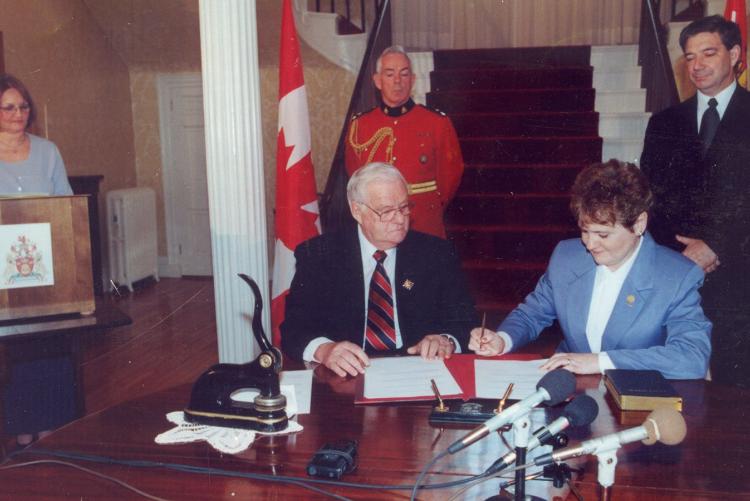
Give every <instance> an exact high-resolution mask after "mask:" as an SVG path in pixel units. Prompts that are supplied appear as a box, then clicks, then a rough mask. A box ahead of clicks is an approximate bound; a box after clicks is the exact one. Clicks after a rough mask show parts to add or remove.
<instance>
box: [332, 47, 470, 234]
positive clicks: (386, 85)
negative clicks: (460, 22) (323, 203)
mask: <svg viewBox="0 0 750 501" xmlns="http://www.w3.org/2000/svg"><path fill="white" fill-rule="evenodd" d="M373 80H374V82H375V86H376V87H377V88H378V90H380V94H381V97H382V101H383V104H382V105H381V106H380V107H378V108H373V109H372V110H370V111H368V112H366V113H362V114H360V115H357V116H355V117H353V118H352V120H351V122H350V124H349V131H348V133H347V137H346V170H347V172H348V173H349V175H350V176H351V175H352V173H354V171H356V170H357V169H358V168H360V167H362V166H363V165H366V164H368V163H370V162H386V163H389V164H391V165H394V166H396V167H397V168H398V169H399V170H400V171H401V173H402V174H403V176H404V177H405V178H406V181H407V183H409V193H410V195H411V200H412V201H413V203H414V209H413V210H412V213H411V226H412V228H413V229H415V230H417V231H421V232H424V233H429V234H431V235H436V236H438V237H442V238H445V226H444V224H443V210H444V209H445V207H446V206H447V205H448V203H449V202H450V201H451V199H452V198H453V195H454V194H455V193H456V190H457V189H458V185H459V183H460V181H461V175H462V174H463V170H464V162H463V158H462V157H461V149H460V147H459V144H458V137H457V136H456V131H455V129H453V125H452V124H451V121H450V119H449V118H448V117H447V116H445V114H443V113H441V112H439V111H435V110H432V109H430V108H427V107H425V106H422V105H419V104H416V103H415V102H414V101H413V100H412V99H411V91H412V88H413V87H414V82H415V80H416V77H415V75H414V74H413V73H412V71H411V61H410V60H409V56H408V55H407V54H406V52H405V51H404V49H403V48H402V47H400V46H397V45H395V46H392V47H389V48H387V49H385V50H384V51H383V53H382V54H381V55H380V57H379V58H378V61H377V64H376V71H375V74H374V75H373Z"/></svg>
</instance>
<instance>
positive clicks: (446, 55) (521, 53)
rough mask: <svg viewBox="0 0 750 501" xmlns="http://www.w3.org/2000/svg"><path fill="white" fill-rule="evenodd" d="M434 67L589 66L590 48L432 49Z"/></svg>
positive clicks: (580, 46)
mask: <svg viewBox="0 0 750 501" xmlns="http://www.w3.org/2000/svg"><path fill="white" fill-rule="evenodd" d="M434 57H435V69H448V70H453V69H456V68H496V67H498V66H500V67H504V66H509V65H513V66H525V67H535V66H536V67H540V66H588V65H589V61H590V59H591V47H589V46H585V45H579V46H567V47H527V48H505V49H458V50H438V51H435V55H434Z"/></svg>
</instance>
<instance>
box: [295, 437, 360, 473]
mask: <svg viewBox="0 0 750 501" xmlns="http://www.w3.org/2000/svg"><path fill="white" fill-rule="evenodd" d="M356 467H357V441H356V440H339V441H337V442H332V443H327V444H325V445H323V447H321V448H320V449H318V452H316V453H315V455H314V456H313V457H312V459H311V460H310V462H309V463H308V464H307V474H308V475H310V476H311V477H324V478H335V479H340V478H341V477H342V476H343V475H344V473H349V472H352V471H354V469H355V468H356Z"/></svg>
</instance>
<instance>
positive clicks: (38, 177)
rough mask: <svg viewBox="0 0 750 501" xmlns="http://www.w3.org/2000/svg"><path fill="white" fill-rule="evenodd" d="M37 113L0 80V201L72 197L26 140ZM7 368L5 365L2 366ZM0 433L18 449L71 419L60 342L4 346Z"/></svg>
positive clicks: (41, 142)
mask: <svg viewBox="0 0 750 501" xmlns="http://www.w3.org/2000/svg"><path fill="white" fill-rule="evenodd" d="M35 117H36V109H35V108H34V102H33V100H32V99H31V95H30V94H29V91H28V90H27V89H26V87H25V86H24V85H23V83H21V81H19V80H18V79H17V78H14V77H12V76H11V75H7V74H6V75H1V76H0V196H31V195H72V194H73V190H72V189H71V188H70V183H69V182H68V176H67V174H66V173H65V165H63V161H62V157H61V156H60V152H59V151H58V149H57V146H55V144H54V143H52V142H51V141H48V140H46V139H43V138H41V137H37V136H35V135H33V134H29V133H28V132H27V131H28V129H29V127H31V125H32V124H33V123H34V118H35ZM6 362H7V363H6ZM0 363H2V365H3V366H4V367H5V370H4V372H5V375H6V381H4V382H3V381H0V388H2V397H3V416H4V423H3V427H2V428H3V430H2V431H3V432H4V433H5V434H8V435H15V436H16V440H17V442H18V444H19V445H26V444H29V443H31V442H32V441H33V440H34V438H35V436H40V435H44V434H46V433H48V432H49V431H51V430H53V429H54V428H57V427H59V426H61V425H63V424H65V423H67V422H69V421H71V420H72V419H74V417H75V412H76V411H75V384H74V383H75V379H74V371H73V363H72V360H71V356H70V350H69V348H67V347H66V346H65V343H64V340H63V342H60V341H58V340H51V339H50V340H43V341H39V340H34V339H31V340H21V341H14V342H8V343H6V347H5V360H0Z"/></svg>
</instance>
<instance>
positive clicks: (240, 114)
mask: <svg viewBox="0 0 750 501" xmlns="http://www.w3.org/2000/svg"><path fill="white" fill-rule="evenodd" d="M255 16H256V14H255V1H254V0H253V1H248V0H221V1H216V0H201V1H200V28H201V55H202V65H203V67H202V72H203V100H204V105H203V106H204V113H205V126H206V165H207V170H208V199H209V211H210V218H211V249H212V251H213V269H214V288H215V293H214V294H215V299H216V326H217V333H218V339H219V359H220V360H221V361H222V362H230V363H238V362H247V361H248V360H250V359H251V358H253V357H254V354H255V353H256V351H257V347H256V345H255V343H254V341H253V340H252V330H251V320H252V314H253V301H252V292H251V290H250V288H249V287H248V286H247V285H246V284H245V283H244V282H243V281H242V280H241V279H240V278H239V277H238V276H237V273H246V274H247V275H249V276H250V277H252V278H253V279H254V280H255V281H256V282H257V283H258V286H259V287H260V289H261V291H262V293H263V303H264V309H263V325H264V328H265V329H266V333H267V334H268V335H269V336H270V329H269V326H270V322H269V320H270V313H269V305H270V301H269V293H268V254H267V248H266V200H265V188H264V186H265V185H264V180H263V140H262V136H261V122H260V84H259V81H258V78H259V66H258V41H257V27H256V17H255Z"/></svg>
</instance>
